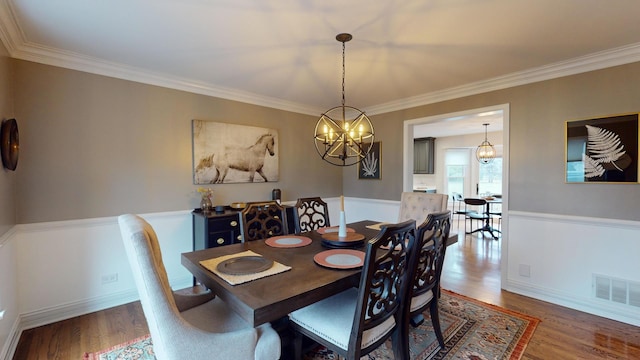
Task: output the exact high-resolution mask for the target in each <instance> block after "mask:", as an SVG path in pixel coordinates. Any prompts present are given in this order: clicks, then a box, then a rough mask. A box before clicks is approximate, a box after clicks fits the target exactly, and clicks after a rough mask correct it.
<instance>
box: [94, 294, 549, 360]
mask: <svg viewBox="0 0 640 360" xmlns="http://www.w3.org/2000/svg"><path fill="white" fill-rule="evenodd" d="M439 305H440V325H441V327H442V331H443V334H444V339H445V348H444V349H442V348H440V346H439V345H438V341H437V340H436V337H435V334H434V332H433V331H432V330H431V319H430V318H429V311H426V312H425V314H424V316H425V321H424V323H423V324H422V325H421V326H420V327H418V328H415V329H412V330H411V339H410V341H411V344H410V351H411V359H419V360H427V359H428V360H432V359H433V360H442V359H469V360H485V359H486V360H488V359H511V360H516V359H520V358H521V357H522V354H523V353H524V350H525V348H526V346H527V343H528V342H529V340H530V339H531V337H532V336H533V332H534V331H535V329H536V326H538V323H539V322H540V320H538V319H536V318H534V317H531V316H528V315H524V314H520V313H517V312H515V311H511V310H507V309H504V308H501V307H499V306H495V305H491V304H487V303H484V302H481V301H478V300H474V299H471V298H468V297H466V296H463V295H460V294H456V293H453V292H450V291H447V290H443V291H442V297H441V298H440V303H439ZM390 346H391V345H390V343H387V344H385V345H383V346H381V347H380V348H378V349H377V350H376V351H374V352H372V353H370V354H368V355H367V356H365V357H363V359H375V360H379V359H380V360H382V359H393V351H391V347H390ZM304 358H305V359H306V360H337V359H340V360H342V359H343V358H342V357H340V356H338V355H336V354H334V353H333V352H331V351H330V350H326V349H325V348H324V347H321V346H319V347H317V348H316V349H314V350H312V351H310V352H309V353H307V354H306V355H305V357H304ZM84 359H85V360H115V359H118V360H153V359H155V357H154V355H153V348H152V344H151V339H150V338H149V336H144V337H141V338H138V339H134V340H132V341H130V342H127V343H125V344H121V345H118V346H114V347H113V348H110V349H106V350H103V351H99V352H97V353H87V354H85V356H84Z"/></svg>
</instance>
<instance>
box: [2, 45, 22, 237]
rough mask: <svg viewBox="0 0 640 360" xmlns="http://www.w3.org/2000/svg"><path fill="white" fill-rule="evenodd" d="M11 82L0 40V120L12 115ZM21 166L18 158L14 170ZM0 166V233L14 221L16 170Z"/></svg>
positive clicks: (7, 61) (8, 66)
mask: <svg viewBox="0 0 640 360" xmlns="http://www.w3.org/2000/svg"><path fill="white" fill-rule="evenodd" d="M11 83H12V73H11V60H10V59H9V55H8V52H7V49H6V48H5V47H4V45H3V44H2V43H1V42H0V121H5V120H7V119H11V118H13V117H14V113H13V90H12V87H11ZM21 125H22V124H21V122H20V121H18V131H21V130H22V129H21ZM20 135H22V134H20ZM21 166H22V162H21V159H18V167H17V168H16V171H19V170H20V168H21ZM0 167H1V168H2V170H0V234H4V233H5V232H7V231H8V230H9V229H10V228H11V227H12V226H13V225H14V224H15V222H16V216H15V193H16V189H15V179H16V172H14V171H9V170H7V169H5V168H4V166H1V165H0Z"/></svg>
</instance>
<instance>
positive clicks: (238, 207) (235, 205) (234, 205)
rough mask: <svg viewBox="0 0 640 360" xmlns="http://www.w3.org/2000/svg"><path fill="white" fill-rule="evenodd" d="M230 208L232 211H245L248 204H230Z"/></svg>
mask: <svg viewBox="0 0 640 360" xmlns="http://www.w3.org/2000/svg"><path fill="white" fill-rule="evenodd" d="M229 207H231V208H232V209H244V208H245V207H247V203H244V202H232V203H231V204H229Z"/></svg>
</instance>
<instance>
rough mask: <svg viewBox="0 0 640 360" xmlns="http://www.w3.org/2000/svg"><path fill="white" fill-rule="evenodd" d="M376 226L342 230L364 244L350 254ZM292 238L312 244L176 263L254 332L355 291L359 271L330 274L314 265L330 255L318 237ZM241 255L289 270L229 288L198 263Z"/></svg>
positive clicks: (245, 247) (257, 247) (256, 245)
mask: <svg viewBox="0 0 640 360" xmlns="http://www.w3.org/2000/svg"><path fill="white" fill-rule="evenodd" d="M376 224H379V222H376V221H359V222H355V223H350V224H347V228H348V229H349V231H350V232H352V233H355V234H360V235H362V238H363V241H362V242H360V245H359V246H356V247H355V249H353V250H360V251H363V252H364V251H365V247H366V242H367V241H368V240H370V239H372V238H374V237H375V236H376V235H377V234H378V233H379V230H378V229H376V228H375V225H376ZM292 236H296V237H305V238H309V239H310V240H311V241H310V243H309V244H307V245H305V246H299V247H273V246H271V245H269V242H268V239H265V240H255V241H248V242H244V243H238V244H232V245H225V246H218V247H212V248H208V249H204V250H198V251H193V252H187V253H183V254H182V256H181V263H182V265H183V266H184V267H186V268H187V269H188V270H189V271H190V272H191V273H192V274H193V276H194V277H195V279H196V280H197V281H198V282H200V283H201V284H202V285H204V286H205V287H207V288H208V289H210V290H211V291H213V293H215V294H216V296H218V297H220V298H221V299H222V300H223V301H224V302H225V303H226V304H227V305H228V306H229V307H230V308H231V309H232V310H233V311H235V312H236V313H237V314H238V315H240V316H241V317H242V318H243V319H244V320H246V321H247V322H248V323H249V324H251V325H252V326H254V327H256V326H259V325H261V324H264V323H267V322H275V321H278V320H280V319H282V318H283V317H286V316H287V315H288V314H289V313H291V312H292V311H295V310H298V309H300V308H303V307H305V306H307V305H310V304H313V303H315V302H317V301H320V300H322V299H325V298H328V297H330V296H332V295H335V294H338V293H340V292H342V291H344V290H347V289H349V288H351V287H357V286H358V285H359V281H360V273H361V270H362V269H361V267H358V268H350V269H349V268H347V269H335V268H331V267H326V266H320V265H318V264H317V263H316V262H315V261H314V257H315V256H316V255H317V254H319V253H322V252H324V251H327V250H329V249H328V248H327V246H326V243H324V244H323V235H322V234H320V233H319V232H318V231H316V230H314V231H309V232H304V233H300V234H292ZM456 241H457V233H452V234H450V236H449V239H447V245H450V244H452V243H454V242H456ZM246 251H251V252H253V253H255V254H258V255H260V256H262V257H264V258H266V259H269V260H272V261H274V263H278V264H281V265H284V266H286V267H288V268H289V267H290V269H287V270H286V271H283V272H279V273H277V274H274V275H271V276H267V277H263V278H259V279H257V280H252V281H248V282H245V283H240V284H236V285H232V284H231V283H229V282H227V281H226V280H224V279H223V278H222V277H220V276H218V275H217V274H215V273H214V272H212V271H211V270H209V269H208V268H206V267H205V266H203V264H202V263H201V262H206V261H207V260H211V259H215V258H220V257H223V256H229V255H233V254H239V253H243V252H246Z"/></svg>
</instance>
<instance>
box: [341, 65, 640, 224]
mask: <svg viewBox="0 0 640 360" xmlns="http://www.w3.org/2000/svg"><path fill="white" fill-rule="evenodd" d="M638 94H640V63H633V64H627V65H622V66H616V67H613V68H609V69H604V70H598V71H593V72H588V73H584V74H578V75H574V76H568V77H563V78H558V79H553V80H548V81H543V82H538V83H534V84H529V85H523V86H518V87H513V88H509V89H505V90H500V91H493V92H489V93H485V94H479V95H475V96H469V97H465V98H460V99H455V100H451V101H445V102H440V103H436V104H430V105H425V106H420V107H416V108H411V109H406V110H403V111H395V112H391V113H386V114H380V115H376V116H371V119H372V122H373V124H374V126H375V129H376V139H377V140H380V141H382V143H383V155H382V157H383V166H382V180H381V181H372V180H369V181H362V180H360V181H359V180H357V179H356V173H355V172H353V174H351V173H349V172H348V171H345V176H344V179H343V182H344V185H343V186H344V189H345V194H346V195H348V196H354V197H367V196H372V197H375V198H381V199H389V200H399V198H400V194H401V192H402V129H403V121H405V120H409V119H416V118H421V117H426V116H434V115H440V114H448V113H454V112H459V111H465V110H470V109H477V108H483V107H487V106H494V105H499V104H505V103H508V104H510V115H511V117H510V125H509V126H510V135H509V136H510V138H509V139H510V149H505V151H509V159H510V163H509V171H510V173H509V185H508V186H509V209H510V210H520V211H531V212H541V213H552V214H567V215H577V216H592V217H602V218H613V219H626V220H640V211H638V205H637V204H639V203H640V185H638V184H633V185H629V184H626V185H623V184H565V182H564V146H565V140H564V136H565V135H564V127H565V121H567V120H575V119H584V118H591V117H598V116H606V115H610V114H621V113H629V112H640V101H638V99H639V97H638ZM635 160H636V161H637V159H635Z"/></svg>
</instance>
